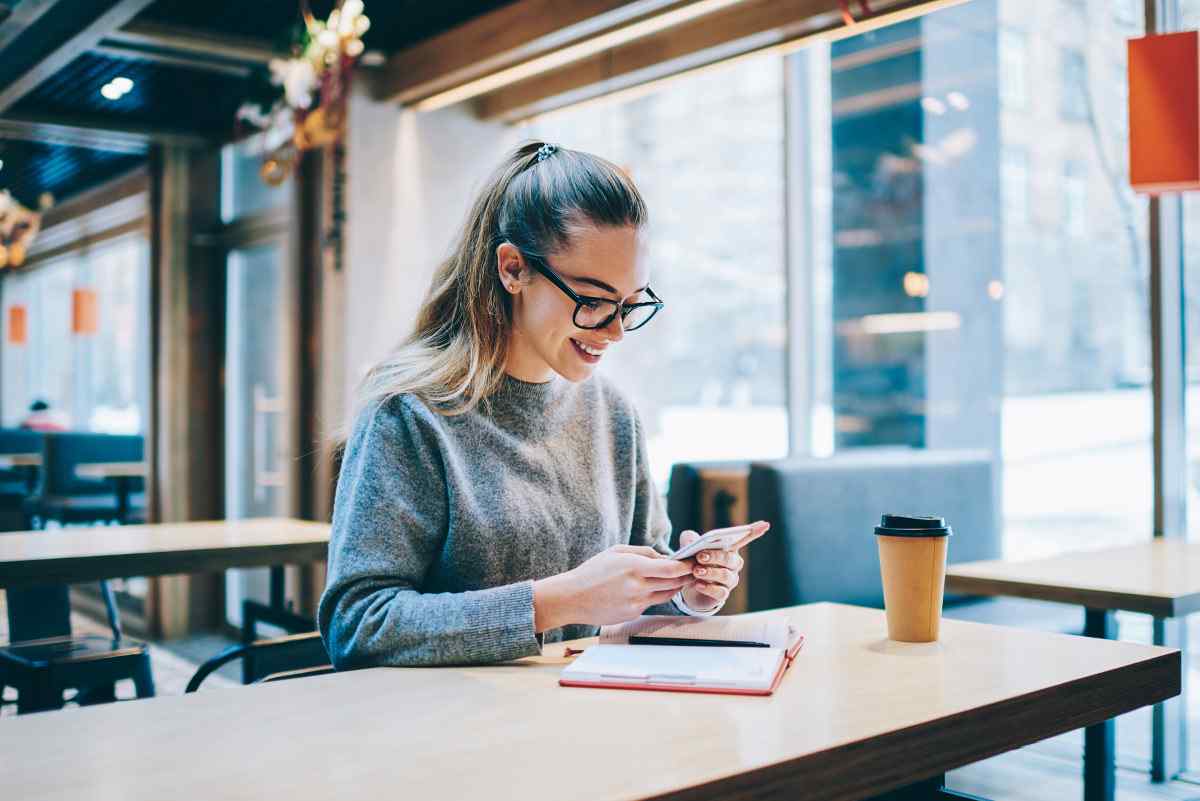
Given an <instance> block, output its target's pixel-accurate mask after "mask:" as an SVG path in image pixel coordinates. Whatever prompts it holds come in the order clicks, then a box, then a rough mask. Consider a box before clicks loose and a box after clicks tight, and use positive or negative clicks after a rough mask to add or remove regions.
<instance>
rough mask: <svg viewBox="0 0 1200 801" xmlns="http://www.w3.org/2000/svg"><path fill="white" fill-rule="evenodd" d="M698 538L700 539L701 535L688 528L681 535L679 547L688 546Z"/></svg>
mask: <svg viewBox="0 0 1200 801" xmlns="http://www.w3.org/2000/svg"><path fill="white" fill-rule="evenodd" d="M698 539H700V535H699V534H697V533H696V532H694V531H692V530H691V529H688V530H687V531H685V532H683V533H682V534H680V535H679V547H680V548H686V547H687V546H689V545H691V544H692V543H693V542H695V541H696V540H698Z"/></svg>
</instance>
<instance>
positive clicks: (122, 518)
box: [113, 476, 131, 525]
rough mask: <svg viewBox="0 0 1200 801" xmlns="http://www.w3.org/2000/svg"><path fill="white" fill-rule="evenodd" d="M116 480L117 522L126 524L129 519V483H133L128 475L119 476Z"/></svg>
mask: <svg viewBox="0 0 1200 801" xmlns="http://www.w3.org/2000/svg"><path fill="white" fill-rule="evenodd" d="M113 480H114V481H115V482H116V485H117V486H116V487H115V489H116V491H117V522H118V523H120V524H121V525H125V524H126V523H127V522H128V521H129V485H130V483H131V481H130V479H129V477H128V476H117V477H116V478H115V479H113Z"/></svg>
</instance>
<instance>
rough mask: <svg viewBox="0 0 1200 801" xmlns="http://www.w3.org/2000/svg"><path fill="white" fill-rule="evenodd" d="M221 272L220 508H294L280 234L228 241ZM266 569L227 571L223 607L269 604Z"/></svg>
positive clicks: (239, 514) (268, 511)
mask: <svg viewBox="0 0 1200 801" xmlns="http://www.w3.org/2000/svg"><path fill="white" fill-rule="evenodd" d="M225 270H226V342H225V513H226V517H228V518H229V519H239V518H247V517H291V516H295V514H296V511H297V510H296V491H295V490H296V476H295V465H296V464H297V455H298V454H297V436H296V435H295V434H296V431H297V420H296V408H295V402H294V399H295V398H296V397H297V395H298V391H297V381H296V359H297V354H298V346H297V336H298V334H297V329H296V326H295V322H294V314H293V310H294V309H295V308H296V298H295V295H296V275H295V272H296V271H295V266H294V260H293V259H292V258H291V253H290V248H289V247H288V244H287V239H286V237H285V236H284V235H283V234H276V235H272V236H268V237H263V238H257V239H250V240H248V241H243V242H240V243H237V244H234V245H233V246H231V247H230V249H229V251H228V255H227V257H226V262H225ZM269 577H270V569H268V568H257V569H247V570H231V571H228V572H227V573H226V580H225V581H226V587H225V612H226V617H227V618H228V620H229V621H230V622H231V623H233V624H234V625H241V617H242V612H241V608H242V601H243V600H246V599H251V600H257V601H261V602H263V603H266V602H268V600H269V595H270V580H269Z"/></svg>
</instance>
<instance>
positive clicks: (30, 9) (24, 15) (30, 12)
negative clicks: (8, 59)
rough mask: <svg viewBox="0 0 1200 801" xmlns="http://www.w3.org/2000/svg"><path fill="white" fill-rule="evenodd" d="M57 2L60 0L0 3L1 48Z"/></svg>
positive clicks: (24, 0) (25, 0) (26, 0)
mask: <svg viewBox="0 0 1200 801" xmlns="http://www.w3.org/2000/svg"><path fill="white" fill-rule="evenodd" d="M57 2H59V0H22V1H21V2H18V3H16V5H13V4H12V3H0V50H3V49H4V48H5V47H6V46H7V45H8V43H9V42H11V41H13V40H14V39H16V38H17V37H18V36H19V35H20V34H21V32H22V31H24V30H25V29H26V28H28V27H29V26H30V25H32V24H33V23H35V22H37V21H38V18H39V17H41V16H42V15H43V14H45V13H46V12H47V11H49V10H50V9H51V8H53V7H54V4H55V3H57Z"/></svg>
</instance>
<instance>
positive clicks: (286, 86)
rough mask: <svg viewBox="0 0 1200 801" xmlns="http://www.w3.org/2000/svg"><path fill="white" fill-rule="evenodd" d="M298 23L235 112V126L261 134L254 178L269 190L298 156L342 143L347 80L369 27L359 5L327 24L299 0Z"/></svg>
mask: <svg viewBox="0 0 1200 801" xmlns="http://www.w3.org/2000/svg"><path fill="white" fill-rule="evenodd" d="M300 17H301V21H302V24H301V25H298V26H297V27H296V34H295V36H294V37H293V43H292V47H291V51H290V52H289V54H288V56H287V57H286V58H276V59H272V60H271V62H270V64H268V68H269V74H260V75H259V76H258V78H257V82H256V84H255V85H254V87H253V88H252V90H251V91H250V93H249V94H250V96H249V98H248V99H247V101H246V102H245V103H243V104H242V106H241V107H240V108H239V109H238V112H237V119H238V122H239V123H240V124H244V125H246V126H248V127H250V128H251V129H254V130H257V131H262V132H264V142H265V148H264V151H265V152H264V156H263V163H262V167H261V169H260V170H259V173H260V175H261V176H262V179H263V180H264V181H266V182H267V183H268V184H270V185H272V186H278V185H279V184H281V183H283V182H284V181H285V180H286V179H287V177H288V176H289V175H290V174H291V173H292V170H294V169H295V166H296V164H297V162H298V161H299V154H300V152H301V151H304V150H308V149H310V148H316V147H324V146H326V145H332V144H335V143H338V142H341V141H342V138H343V136H344V134H345V128H346V100H347V98H348V97H349V95H350V78H351V74H352V72H353V70H354V65H355V63H356V62H357V61H358V58H359V56H361V55H362V53H363V42H362V36H363V34H365V33H366V32H367V29H368V28H369V27H370V25H371V22H370V20H369V19H367V17H366V15H365V14H364V13H363V3H362V0H341V2H339V3H338V5H337V7H336V8H334V9H333V11H331V12H330V13H329V18H328V19H327V20H318V19H316V18H315V17H314V16H313V15H312V12H311V11H310V10H309V8H308V3H307V2H305V1H304V0H301V3H300Z"/></svg>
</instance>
